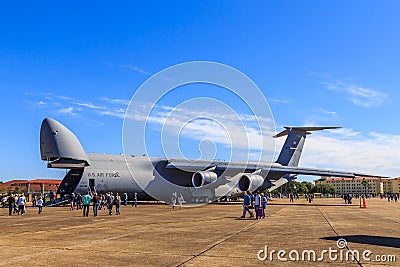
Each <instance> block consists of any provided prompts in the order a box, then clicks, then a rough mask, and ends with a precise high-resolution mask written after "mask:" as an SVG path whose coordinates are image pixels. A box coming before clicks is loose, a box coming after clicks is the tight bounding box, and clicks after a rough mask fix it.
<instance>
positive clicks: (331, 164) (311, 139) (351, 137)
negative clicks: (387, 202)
mask: <svg viewBox="0 0 400 267" xmlns="http://www.w3.org/2000/svg"><path fill="white" fill-rule="evenodd" d="M399 147H400V135H389V134H382V133H374V132H371V133H367V134H363V133H360V132H356V131H353V130H351V129H337V130H332V131H329V132H328V133H323V132H316V133H314V134H312V135H309V136H308V137H307V141H306V144H305V146H304V150H303V154H304V155H303V157H302V159H301V161H300V165H301V166H304V167H319V168H329V169H334V170H343V171H355V172H359V173H366V174H376V175H385V176H391V177H397V176H400V167H399V164H398V163H399V162H400V154H399V153H398V148H399Z"/></svg>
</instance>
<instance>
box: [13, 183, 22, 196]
mask: <svg viewBox="0 0 400 267" xmlns="http://www.w3.org/2000/svg"><path fill="white" fill-rule="evenodd" d="M19 193H21V190H20V189H19V186H18V185H17V186H16V187H15V189H14V194H19Z"/></svg>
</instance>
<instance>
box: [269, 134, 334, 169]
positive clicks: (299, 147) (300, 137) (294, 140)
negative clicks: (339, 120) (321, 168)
mask: <svg viewBox="0 0 400 267" xmlns="http://www.w3.org/2000/svg"><path fill="white" fill-rule="evenodd" d="M284 128H285V130H283V131H282V132H280V133H278V134H276V135H274V138H278V137H282V136H285V135H287V138H286V141H285V144H284V145H283V147H282V150H281V153H280V154H279V157H278V159H277V160H276V162H277V163H279V164H281V165H283V166H291V167H297V166H298V165H299V161H300V156H301V153H302V152H303V146H304V142H305V140H306V136H307V135H308V134H311V132H312V131H320V130H325V129H337V128H341V127H337V126H330V127H319V126H317V127H291V126H285V127H284Z"/></svg>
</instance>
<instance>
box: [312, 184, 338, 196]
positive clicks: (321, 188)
mask: <svg viewBox="0 0 400 267" xmlns="http://www.w3.org/2000/svg"><path fill="white" fill-rule="evenodd" d="M335 191H336V188H335V187H334V186H333V185H331V184H327V183H322V184H316V185H315V186H314V187H313V188H311V190H310V192H311V193H322V194H334V193H335Z"/></svg>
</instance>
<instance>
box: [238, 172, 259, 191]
mask: <svg viewBox="0 0 400 267" xmlns="http://www.w3.org/2000/svg"><path fill="white" fill-rule="evenodd" d="M263 183H264V178H263V177H262V176H261V175H258V174H252V173H249V174H243V175H242V177H240V179H239V183H238V187H239V190H240V191H242V192H244V191H250V192H254V191H255V190H256V189H257V188H259V187H260V186H261V185H262V184H263Z"/></svg>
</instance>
